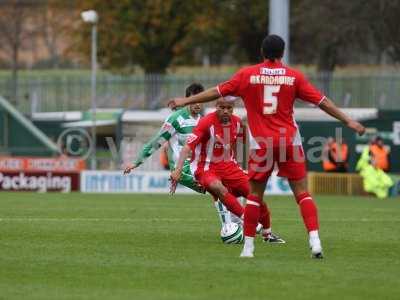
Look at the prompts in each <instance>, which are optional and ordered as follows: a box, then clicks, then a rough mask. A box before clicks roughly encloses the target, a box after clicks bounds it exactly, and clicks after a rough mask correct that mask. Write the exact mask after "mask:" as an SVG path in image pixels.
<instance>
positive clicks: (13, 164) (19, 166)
mask: <svg viewBox="0 0 400 300" xmlns="http://www.w3.org/2000/svg"><path fill="white" fill-rule="evenodd" d="M85 168H86V165H85V161H84V160H82V159H76V158H67V157H58V158H37V157H11V156H0V171H5V172H13V171H26V172H36V171H50V172H80V171H82V170H84V169H85Z"/></svg>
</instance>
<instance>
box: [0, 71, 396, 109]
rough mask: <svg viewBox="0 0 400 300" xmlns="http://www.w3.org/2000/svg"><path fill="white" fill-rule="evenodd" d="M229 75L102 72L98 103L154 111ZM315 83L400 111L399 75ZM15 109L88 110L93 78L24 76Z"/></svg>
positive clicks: (355, 100) (6, 92) (341, 98)
mask: <svg viewBox="0 0 400 300" xmlns="http://www.w3.org/2000/svg"><path fill="white" fill-rule="evenodd" d="M229 76H230V74H226V75H210V74H203V75H198V74H196V75H157V74H155V75H146V76H145V75H134V76H115V75H100V76H98V79H97V103H98V105H97V106H98V107H100V108H125V109H155V108H159V107H163V106H164V105H165V100H166V99H168V98H170V97H174V96H182V95H183V94H184V90H185V88H186V86H188V85H189V84H190V83H192V82H194V81H196V82H200V83H202V84H203V85H204V86H205V87H210V86H213V85H216V84H217V83H219V82H222V81H224V80H226V79H228V78H229ZM310 79H311V81H312V82H313V83H314V84H315V85H316V86H318V87H319V88H320V89H321V90H322V91H323V92H324V93H326V94H327V95H328V96H329V97H330V98H332V99H333V100H334V101H335V102H336V103H337V104H338V105H340V106H342V107H375V108H381V109H400V101H399V97H400V96H399V95H400V76H399V75H376V76H365V75H363V76H353V75H352V76H336V75H333V76H331V77H330V76H326V75H318V76H317V75H314V76H310ZM17 87H18V89H17V101H16V105H17V108H18V109H19V110H20V111H22V112H23V113H26V114H30V113H32V112H46V111H72V110H80V111H84V110H87V109H89V108H90V77H89V76H83V75H82V76H77V75H65V76H36V77H23V78H20V79H19V81H18V85H17ZM12 88H13V85H12V84H11V81H10V80H9V79H5V78H0V95H2V96H4V97H5V98H7V99H11V98H12V95H13V91H12Z"/></svg>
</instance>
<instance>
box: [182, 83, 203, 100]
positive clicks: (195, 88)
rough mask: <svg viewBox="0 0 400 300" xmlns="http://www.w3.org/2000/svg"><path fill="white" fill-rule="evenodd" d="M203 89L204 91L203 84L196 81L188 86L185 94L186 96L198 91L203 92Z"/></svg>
mask: <svg viewBox="0 0 400 300" xmlns="http://www.w3.org/2000/svg"><path fill="white" fill-rule="evenodd" d="M202 91H204V87H203V85H201V84H200V83H197V82H194V83H192V84H191V85H189V86H188V87H187V88H186V92H185V96H186V97H189V96H193V95H196V94H198V93H201V92H202Z"/></svg>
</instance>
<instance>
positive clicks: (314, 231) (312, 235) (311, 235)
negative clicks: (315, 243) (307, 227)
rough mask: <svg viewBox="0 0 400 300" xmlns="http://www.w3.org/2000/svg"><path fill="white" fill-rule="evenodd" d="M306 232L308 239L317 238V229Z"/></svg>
mask: <svg viewBox="0 0 400 300" xmlns="http://www.w3.org/2000/svg"><path fill="white" fill-rule="evenodd" d="M308 234H309V237H310V240H314V239H318V240H319V234H318V230H313V231H310V232H309V233H308Z"/></svg>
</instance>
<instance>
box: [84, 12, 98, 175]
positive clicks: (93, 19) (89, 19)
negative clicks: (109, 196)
mask: <svg viewBox="0 0 400 300" xmlns="http://www.w3.org/2000/svg"><path fill="white" fill-rule="evenodd" d="M81 16H82V19H83V21H84V22H86V23H90V24H91V25H92V42H91V44H92V55H91V61H92V62H91V66H92V75H91V98H92V99H91V104H92V130H91V131H92V145H91V148H92V149H91V159H90V168H91V169H92V170H96V169H97V161H96V146H97V142H96V140H97V139H96V109H97V104H96V72H97V22H98V20H99V16H98V15H97V12H96V11H94V10H86V11H83V12H82V13H81Z"/></svg>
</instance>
